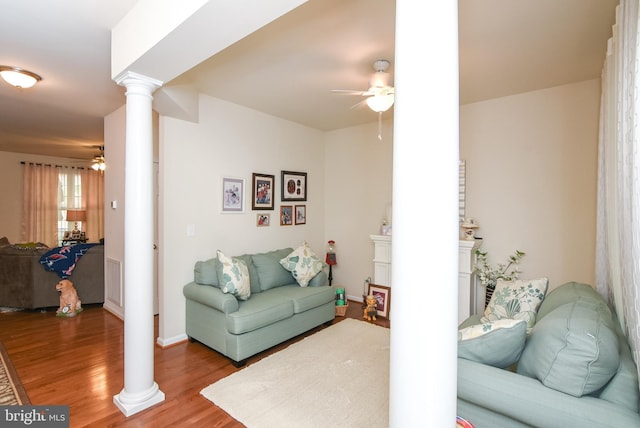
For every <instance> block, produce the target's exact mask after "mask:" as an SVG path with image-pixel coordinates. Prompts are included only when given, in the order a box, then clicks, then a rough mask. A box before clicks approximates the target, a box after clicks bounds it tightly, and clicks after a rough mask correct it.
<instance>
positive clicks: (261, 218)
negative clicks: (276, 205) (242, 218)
mask: <svg viewBox="0 0 640 428" xmlns="http://www.w3.org/2000/svg"><path fill="white" fill-rule="evenodd" d="M270 224H271V214H265V213H260V214H256V226H258V227H265V226H269V225H270Z"/></svg>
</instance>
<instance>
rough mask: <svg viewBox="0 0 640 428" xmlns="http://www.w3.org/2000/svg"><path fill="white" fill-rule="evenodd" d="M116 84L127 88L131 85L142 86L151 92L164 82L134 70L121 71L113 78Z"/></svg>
mask: <svg viewBox="0 0 640 428" xmlns="http://www.w3.org/2000/svg"><path fill="white" fill-rule="evenodd" d="M113 80H114V82H116V83H117V84H118V85H121V86H124V87H126V88H127V89H129V88H130V87H131V86H143V87H146V88H147V89H148V90H149V93H152V92H153V91H155V90H156V89H158V88H159V87H161V86H162V85H163V83H164V82H162V81H160V80H157V79H154V78H152V77H148V76H145V75H143V74H139V73H136V72H134V71H129V70H127V71H123V72H122V73H120V74H119V75H117V76H116V77H115V79H113Z"/></svg>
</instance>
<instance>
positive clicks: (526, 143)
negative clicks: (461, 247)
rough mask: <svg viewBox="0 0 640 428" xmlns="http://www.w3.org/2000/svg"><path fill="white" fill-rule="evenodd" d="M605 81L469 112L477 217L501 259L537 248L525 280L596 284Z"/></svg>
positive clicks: (525, 264)
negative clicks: (600, 125) (602, 86)
mask: <svg viewBox="0 0 640 428" xmlns="http://www.w3.org/2000/svg"><path fill="white" fill-rule="evenodd" d="M599 99H600V81H599V80H590V81H585V82H581V83H576V84H571V85H564V86H559V87H555V88H550V89H545V90H540V91H535V92H530V93H525V94H520V95H515V96H510V97H504V98H498V99H494V100H490V101H485V102H478V103H474V104H468V105H465V106H462V107H461V110H460V156H461V158H462V159H465V160H466V161H467V217H473V218H475V219H477V221H478V222H479V224H480V229H478V232H477V236H481V237H483V238H484V243H483V247H484V249H485V250H488V251H489V256H490V260H491V261H492V262H494V263H495V262H501V261H503V260H505V259H506V258H507V256H508V255H509V254H511V253H512V252H513V251H514V250H515V249H519V250H521V251H525V252H526V253H527V255H526V256H525V257H524V259H523V260H522V263H521V269H522V271H523V275H522V277H523V278H534V277H540V276H547V277H549V281H550V286H551V287H552V288H553V287H556V286H558V285H560V284H562V283H564V282H566V281H580V282H586V283H589V284H593V281H594V254H595V213H596V177H597V164H596V162H597V144H598V141H597V139H598V117H599Z"/></svg>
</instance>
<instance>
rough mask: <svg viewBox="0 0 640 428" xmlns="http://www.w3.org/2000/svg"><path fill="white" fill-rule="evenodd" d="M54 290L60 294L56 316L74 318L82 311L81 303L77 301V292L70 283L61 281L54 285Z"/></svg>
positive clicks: (64, 280) (66, 280) (65, 280)
mask: <svg viewBox="0 0 640 428" xmlns="http://www.w3.org/2000/svg"><path fill="white" fill-rule="evenodd" d="M56 290H57V291H59V292H60V307H59V308H58V310H57V311H56V316H60V317H75V316H76V315H78V313H80V312H81V311H82V302H80V299H78V292H77V291H76V288H75V287H74V286H73V283H72V282H71V281H69V280H68V279H63V280H62V281H60V282H59V283H57V284H56Z"/></svg>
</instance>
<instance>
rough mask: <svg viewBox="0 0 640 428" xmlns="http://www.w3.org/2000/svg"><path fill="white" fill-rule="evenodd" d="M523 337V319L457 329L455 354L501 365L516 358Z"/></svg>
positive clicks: (519, 351) (520, 350) (502, 366)
mask: <svg viewBox="0 0 640 428" xmlns="http://www.w3.org/2000/svg"><path fill="white" fill-rule="evenodd" d="M526 336H527V323H526V321H525V320H512V319H502V320H498V321H491V322H488V323H484V324H476V325H472V326H470V327H466V328H463V329H461V330H458V357H460V358H464V359H467V360H472V361H476V362H478V363H482V364H487V365H490V366H493V367H499V368H505V367H509V366H510V365H512V364H514V363H515V362H516V361H518V359H519V358H520V355H521V354H522V350H523V349H524V343H525V338H526Z"/></svg>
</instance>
